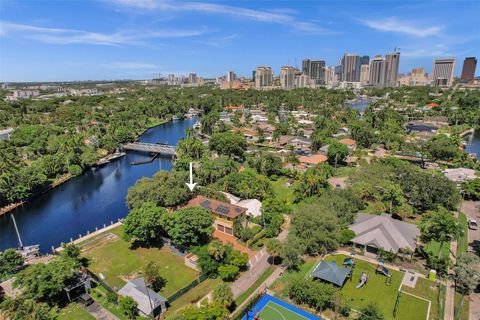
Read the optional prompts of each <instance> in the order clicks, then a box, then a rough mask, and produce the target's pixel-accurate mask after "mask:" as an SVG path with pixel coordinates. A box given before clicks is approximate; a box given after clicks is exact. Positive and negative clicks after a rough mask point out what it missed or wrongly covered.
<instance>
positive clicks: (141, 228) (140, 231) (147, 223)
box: [123, 202, 168, 243]
mask: <svg viewBox="0 0 480 320" xmlns="http://www.w3.org/2000/svg"><path fill="white" fill-rule="evenodd" d="M166 215H168V213H167V210H166V209H164V208H160V207H157V206H156V205H155V204H153V203H150V202H146V203H144V204H143V205H142V206H141V207H139V208H137V209H133V210H130V212H129V213H128V215H127V216H126V217H125V220H124V222H123V238H124V239H125V240H127V241H130V240H132V239H134V240H137V241H140V242H144V243H153V242H155V241H158V239H159V238H160V236H161V235H162V234H163V225H162V218H163V217H164V216H166Z"/></svg>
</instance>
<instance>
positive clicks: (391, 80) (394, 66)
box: [385, 52, 400, 87]
mask: <svg viewBox="0 0 480 320" xmlns="http://www.w3.org/2000/svg"><path fill="white" fill-rule="evenodd" d="M385 61H386V63H387V65H386V67H387V70H386V72H387V79H386V86H387V87H396V86H397V78H398V66H399V65H400V52H394V53H389V54H387V55H386V56H385Z"/></svg>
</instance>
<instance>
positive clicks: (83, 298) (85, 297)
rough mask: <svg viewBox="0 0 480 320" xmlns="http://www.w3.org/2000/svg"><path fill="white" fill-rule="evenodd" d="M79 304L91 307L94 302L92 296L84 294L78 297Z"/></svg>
mask: <svg viewBox="0 0 480 320" xmlns="http://www.w3.org/2000/svg"><path fill="white" fill-rule="evenodd" d="M78 302H79V303H81V304H83V305H84V306H89V305H91V304H92V303H93V302H94V301H93V299H92V297H90V295H88V294H86V293H84V294H81V295H80V297H78Z"/></svg>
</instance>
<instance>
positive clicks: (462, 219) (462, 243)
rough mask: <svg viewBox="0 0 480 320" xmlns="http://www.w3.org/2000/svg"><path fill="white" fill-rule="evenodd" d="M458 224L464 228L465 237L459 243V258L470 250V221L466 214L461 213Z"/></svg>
mask: <svg viewBox="0 0 480 320" xmlns="http://www.w3.org/2000/svg"><path fill="white" fill-rule="evenodd" d="M458 223H459V224H460V225H461V226H462V230H463V235H462V236H461V237H460V238H459V239H458V241H457V257H459V256H460V255H461V254H462V253H465V252H467V249H468V221H467V216H466V215H465V213H463V212H460V214H459V215H458Z"/></svg>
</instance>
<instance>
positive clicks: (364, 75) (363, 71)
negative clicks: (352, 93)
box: [360, 63, 370, 85]
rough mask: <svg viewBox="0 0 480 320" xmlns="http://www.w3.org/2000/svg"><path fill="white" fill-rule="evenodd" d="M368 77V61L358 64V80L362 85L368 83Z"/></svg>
mask: <svg viewBox="0 0 480 320" xmlns="http://www.w3.org/2000/svg"><path fill="white" fill-rule="evenodd" d="M369 79H370V63H368V64H362V65H361V66H360V82H361V83H362V85H366V84H368V83H369Z"/></svg>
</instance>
